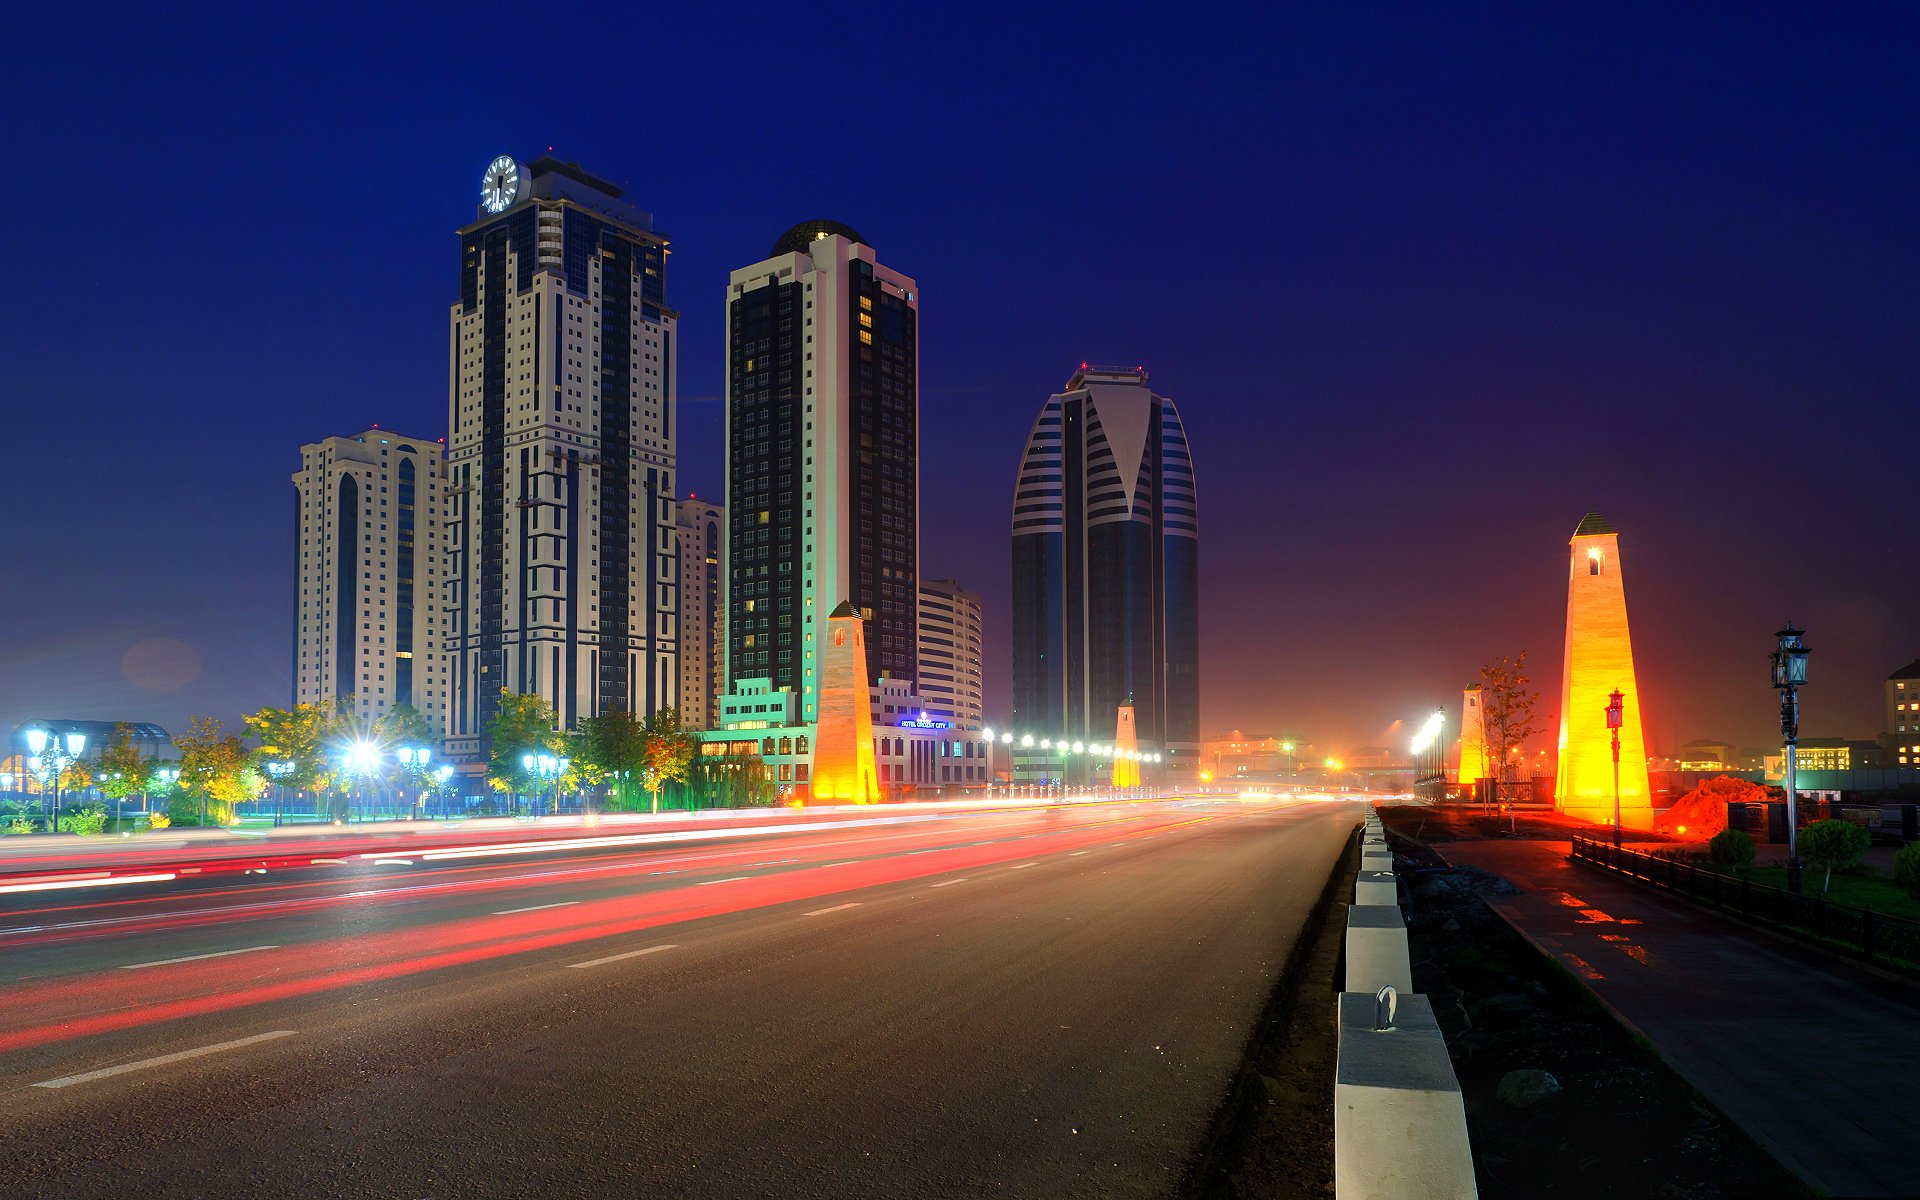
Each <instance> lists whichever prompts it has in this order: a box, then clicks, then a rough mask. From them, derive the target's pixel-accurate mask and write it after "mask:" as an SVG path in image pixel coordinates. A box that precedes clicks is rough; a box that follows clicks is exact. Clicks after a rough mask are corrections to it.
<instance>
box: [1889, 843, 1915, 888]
mask: <svg viewBox="0 0 1920 1200" xmlns="http://www.w3.org/2000/svg"><path fill="white" fill-rule="evenodd" d="M1893 881H1894V882H1895V883H1897V884H1899V885H1900V886H1901V887H1903V888H1905V889H1906V890H1907V895H1909V896H1912V897H1913V898H1914V899H1915V900H1920V842H1908V843H1907V844H1906V845H1904V846H1902V847H1900V852H1899V853H1898V854H1895V855H1894V856H1893Z"/></svg>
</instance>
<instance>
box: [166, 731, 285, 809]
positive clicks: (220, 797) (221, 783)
mask: <svg viewBox="0 0 1920 1200" xmlns="http://www.w3.org/2000/svg"><path fill="white" fill-rule="evenodd" d="M188 724H189V726H190V729H191V732H189V733H186V734H184V735H183V736H180V737H177V738H175V739H173V744H174V745H176V746H178V747H179V748H180V787H181V790H182V791H183V792H185V793H186V794H187V795H188V796H189V797H191V798H192V799H193V800H194V801H196V802H204V807H205V811H206V814H207V820H208V821H210V822H212V823H214V824H217V825H226V824H230V823H231V822H232V821H233V806H234V805H236V804H238V803H240V802H241V801H242V800H251V799H253V798H254V797H256V796H258V795H259V794H260V789H261V787H262V786H263V782H264V781H263V780H262V778H261V775H260V773H259V772H258V771H256V770H255V769H254V767H253V756H252V755H251V754H249V753H248V751H247V743H246V741H245V739H243V738H240V737H238V736H236V735H234V734H230V733H227V732H226V727H225V726H224V725H222V724H221V723H220V722H219V721H217V720H215V719H214V718H212V717H191V718H189V719H188ZM179 807H181V806H178V805H169V809H170V810H173V809H177V808H179ZM187 807H189V808H190V806H187ZM174 823H175V824H179V823H180V818H179V816H178V815H176V816H175V817H174Z"/></svg>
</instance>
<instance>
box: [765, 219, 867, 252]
mask: <svg viewBox="0 0 1920 1200" xmlns="http://www.w3.org/2000/svg"><path fill="white" fill-rule="evenodd" d="M832 233H837V234H839V235H840V236H841V237H843V238H845V239H847V240H848V241H850V242H859V243H860V244H861V245H863V246H870V245H872V244H873V243H871V242H869V241H867V239H865V238H863V237H861V236H860V231H859V230H857V229H855V228H854V227H853V226H851V225H842V224H841V223H840V222H838V221H802V222H800V223H799V224H798V225H795V226H794V227H793V228H792V229H789V230H787V231H786V232H785V233H783V234H781V235H780V240H779V241H777V242H775V243H774V244H773V253H774V254H792V253H793V252H794V251H796V250H805V249H806V248H807V247H808V245H810V244H811V243H813V242H816V241H819V240H820V239H821V238H823V237H826V236H827V235H828V234H832Z"/></svg>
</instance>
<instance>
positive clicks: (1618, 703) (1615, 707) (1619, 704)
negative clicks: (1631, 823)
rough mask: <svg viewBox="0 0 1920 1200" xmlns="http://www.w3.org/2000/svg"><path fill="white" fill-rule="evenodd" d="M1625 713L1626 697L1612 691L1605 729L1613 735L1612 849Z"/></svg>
mask: <svg viewBox="0 0 1920 1200" xmlns="http://www.w3.org/2000/svg"><path fill="white" fill-rule="evenodd" d="M1626 711H1627V701H1626V697H1624V696H1622V695H1621V694H1620V689H1619V688H1615V689H1613V694H1612V695H1611V696H1608V697H1607V729H1608V731H1609V732H1611V733H1612V734H1613V848H1614V849H1615V850H1618V849H1619V848H1620V721H1621V719H1622V717H1623V716H1624V715H1625V714H1626Z"/></svg>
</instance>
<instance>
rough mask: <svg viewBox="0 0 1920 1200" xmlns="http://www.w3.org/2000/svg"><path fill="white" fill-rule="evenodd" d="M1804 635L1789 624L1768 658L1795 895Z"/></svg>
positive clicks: (1790, 884)
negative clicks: (1782, 752)
mask: <svg viewBox="0 0 1920 1200" xmlns="http://www.w3.org/2000/svg"><path fill="white" fill-rule="evenodd" d="M1806 632H1807V631H1806V630H1804V629H1800V628H1798V627H1796V626H1795V625H1794V623H1793V622H1792V621H1788V622H1787V627H1786V628H1785V629H1782V630H1780V631H1779V632H1778V633H1776V634H1774V635H1773V636H1774V637H1775V638H1777V639H1778V640H1779V647H1778V649H1776V650H1774V652H1773V654H1772V655H1771V656H1770V658H1771V659H1772V662H1773V686H1774V687H1775V688H1777V689H1778V690H1779V692H1780V732H1781V733H1782V734H1783V735H1785V738H1786V751H1787V753H1786V770H1785V772H1784V775H1785V778H1784V779H1783V780H1782V782H1784V783H1785V784H1786V788H1787V890H1788V891H1790V892H1793V893H1795V894H1796V895H1797V894H1799V891H1800V813H1799V802H1798V797H1797V796H1796V794H1795V789H1794V783H1795V780H1794V754H1795V751H1796V749H1797V747H1798V745H1799V742H1800V694H1799V689H1800V688H1802V687H1805V686H1806V683H1807V655H1809V654H1811V653H1812V651H1810V650H1808V649H1807V643H1806V636H1805V635H1806Z"/></svg>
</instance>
